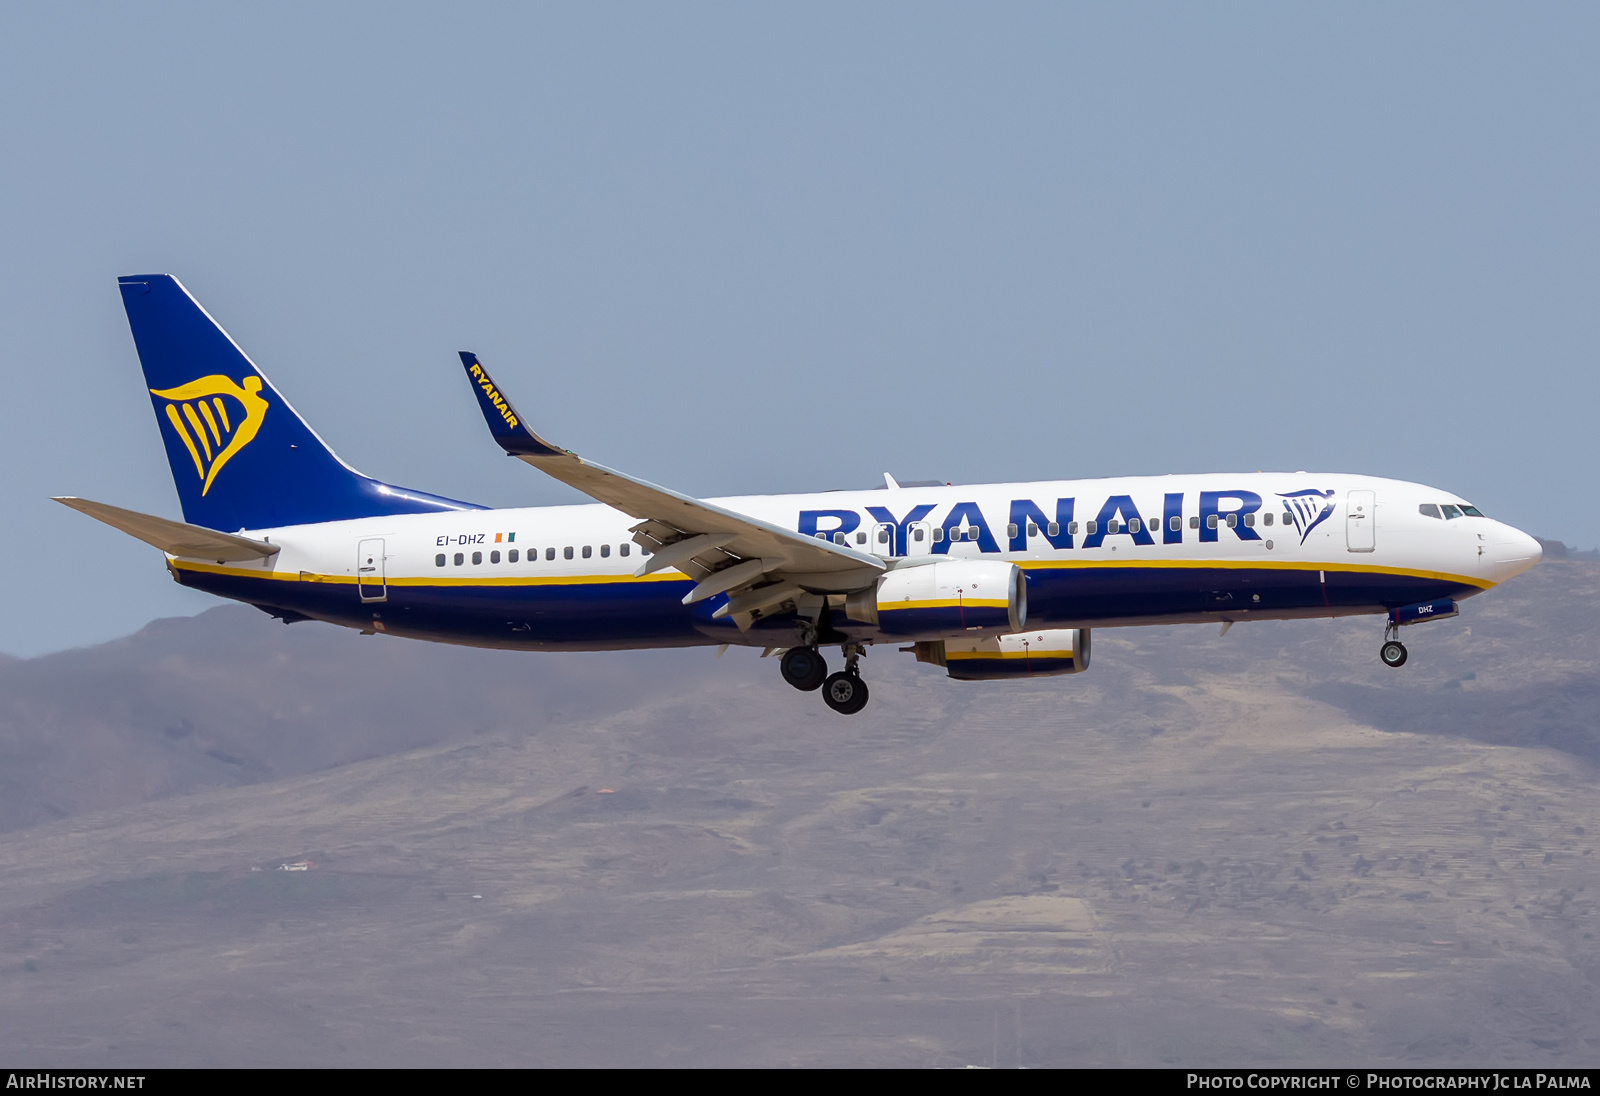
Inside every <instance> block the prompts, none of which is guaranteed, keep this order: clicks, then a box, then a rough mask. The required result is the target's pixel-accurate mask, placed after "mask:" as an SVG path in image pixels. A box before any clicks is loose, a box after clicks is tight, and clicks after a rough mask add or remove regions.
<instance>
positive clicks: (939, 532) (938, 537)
mask: <svg viewBox="0 0 1600 1096" xmlns="http://www.w3.org/2000/svg"><path fill="white" fill-rule="evenodd" d="M943 541H944V526H942V525H935V526H934V527H933V543H935V544H940V543H942V542H943Z"/></svg>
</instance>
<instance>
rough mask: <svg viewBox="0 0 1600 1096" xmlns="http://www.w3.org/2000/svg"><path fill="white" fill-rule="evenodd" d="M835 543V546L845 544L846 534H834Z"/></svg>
mask: <svg viewBox="0 0 1600 1096" xmlns="http://www.w3.org/2000/svg"><path fill="white" fill-rule="evenodd" d="M833 543H835V544H843V543H844V534H843V533H835V534H833Z"/></svg>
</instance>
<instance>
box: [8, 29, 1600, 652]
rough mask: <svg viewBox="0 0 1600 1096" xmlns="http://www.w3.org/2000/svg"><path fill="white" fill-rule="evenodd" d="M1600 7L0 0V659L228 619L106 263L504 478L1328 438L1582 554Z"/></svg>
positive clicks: (319, 394) (1190, 462)
mask: <svg viewBox="0 0 1600 1096" xmlns="http://www.w3.org/2000/svg"><path fill="white" fill-rule="evenodd" d="M1597 31H1600V9H1597V8H1596V7H1594V6H1593V5H1576V4H1573V5H1563V4H1550V3H1546V4H1538V5H1514V6H1513V5H1499V6H1485V5H1473V4H1463V3H1448V4H1409V5H1404V4H1402V5H1396V4H1373V5H1365V6H1363V5H1355V4H1339V5H1320V6H1316V5H1304V4H1297V5H1282V4H1265V3H1263V4H1253V5H1244V4H1232V5H1229V4H1207V5H1197V4H1176V5H1155V4H1144V5H1134V4H1116V5H1112V4H1096V5H1084V6H1071V5H1064V4H1050V5H1041V6H1030V5H1016V4H1013V5H1006V6H1000V5H976V4H965V5H952V6H940V5H935V4H929V3H916V4H875V5H874V4H869V5H862V4H846V5H837V6H828V5H825V4H819V3H808V4H804V5H794V6H789V7H782V6H778V5H772V4H743V5H712V4H677V5H662V4H650V5H646V4H639V5H603V4H581V5H580V4H571V5H566V6H555V7H552V6H537V5H532V4H515V5H505V6H495V5H468V6H465V8H463V6H461V5H451V6H450V7H449V9H448V10H446V9H445V7H444V6H443V5H438V6H433V7H421V6H414V7H410V8H404V7H400V6H397V5H393V4H385V5H375V6H368V7H362V6H356V5H348V4H346V5H322V4H319V5H309V6H297V5H286V4H274V5H267V6H262V5H254V6H251V7H249V8H246V7H245V6H243V5H232V6H222V5H193V6H186V7H175V6H171V5H165V4H155V3H141V4H137V5H134V4H101V5H94V4H74V5H44V4H33V5H26V4H8V5H5V6H3V7H0V211H3V213H0V249H3V251H4V254H5V257H6V259H7V261H6V263H5V265H4V270H3V272H0V279H3V282H0V286H3V292H0V349H3V352H4V365H3V370H0V378H3V388H0V397H3V398H0V459H3V461H4V468H5V474H4V476H3V478H0V505H3V507H4V513H5V515H6V522H5V525H6V529H7V534H8V535H6V536H5V537H4V539H3V541H0V553H3V562H4V565H5V566H4V574H5V576H6V577H5V579H4V582H5V593H4V603H5V610H4V613H3V615H0V650H6V651H10V652H13V653H19V654H20V653H33V652H38V651H43V650H49V649H53V648H58V647H63V646H68V645H74V644H80V643H86V642H91V641H96V640H100V639H104V638H108V637H111V636H114V635H118V634H121V633H124V632H126V631H128V630H130V629H132V628H134V627H137V626H138V625H140V624H142V623H144V622H145V621H146V620H148V619H150V618H152V617H155V616H160V615H170V614H173V613H186V612H193V611H197V610H199V609H201V608H203V607H205V606H207V605H209V604H212V603H213V602H212V600H211V599H209V598H207V597H205V596H204V595H200V594H194V593H189V592H185V591H183V590H181V589H179V588H178V587H176V586H175V585H174V584H173V583H172V582H171V580H170V579H168V577H167V576H166V573H165V571H164V570H163V569H162V567H161V560H160V556H159V554H158V553H157V552H155V551H154V550H153V549H150V548H147V547H145V546H143V545H141V544H138V543H137V542H134V541H132V540H130V539H128V538H126V537H123V536H121V535H120V534H118V533H115V532H113V531H111V530H109V529H106V528H103V527H101V526H99V525H97V524H95V523H94V522H92V521H90V520H89V519H87V518H85V517H83V516H81V515H79V514H76V513H72V512H70V511H68V510H66V509H64V508H62V507H60V506H57V505H56V504H55V503H51V502H48V501H47V496H50V495H55V494H79V495H84V496H87V497H90V498H95V499H101V500H104V501H107V502H111V503H115V504H118V505H122V506H129V507H133V508H135V509H141V510H148V511H153V512H156V513H161V514H166V515H169V516H173V517H177V516H179V509H178V504H177V498H176V495H175V493H174V491H173V488H172V484H171V480H170V477H169V474H168V471H167V467H166V462H165V459H164V457H163V453H162V449H161V444H160V440H159V436H158V434H157V430H156V425H155V422H154V419H153V417H152V414H151V410H150V402H149V400H148V398H146V396H145V394H144V390H143V385H142V384H141V378H140V374H139V370H138V364H137V359H136V357H135V354H134V349H133V344H132V340H131V339H130V337H129V335H128V331H127V325H126V322H125V320H124V316H123V312H122V306H121V302H120V299H119V296H118V293H117V290H116V277H117V275H118V274H125V273H142V272H148V271H167V272H171V273H173V274H176V275H177V276H178V277H179V278H181V279H182V280H183V281H184V282H185V284H187V285H188V287H189V288H190V290H191V291H192V292H194V293H195V294H196V296H197V297H198V298H199V299H200V300H201V302H202V303H203V304H205V306H206V307H207V308H208V309H209V310H210V311H211V312H212V314H213V315H215V316H216V317H217V318H218V319H219V320H220V321H221V322H222V324H223V325H224V326H226V327H227V328H228V329H229V331H230V332H231V333H232V334H233V335H234V337H235V338H236V339H237V340H238V341H239V342H240V344H241V345H242V346H243V347H244V348H245V349H246V351H247V352H248V353H250V354H251V355H252V357H254V359H255V360H256V362H257V363H258V364H259V365H260V366H261V367H262V369H263V370H264V371H266V372H267V374H268V375H269V376H271V377H272V378H273V380H274V381H275V383H276V384H277V385H278V386H279V387H280V388H281V389H282V390H283V391H284V393H285V394H286V395H287V396H288V398H289V399H290V400H291V401H293V402H294V403H295V404H296V406H297V407H298V408H299V410H300V411H301V412H302V413H303V414H305V415H306V416H307V417H308V418H309V419H310V420H311V422H312V424H313V425H314V426H315V427H316V428H317V429H318V430H319V431H320V432H321V433H322V435H323V436H324V437H325V438H326V439H327V440H328V441H329V442H330V444H332V445H333V446H334V448H335V449H337V450H338V452H339V453H340V455H341V456H343V457H344V458H345V459H346V460H347V461H349V462H350V463H352V464H353V465H355V466H356V467H358V468H360V469H362V470H363V471H365V472H368V473H370V474H373V475H377V476H380V477H383V478H385V479H388V480H390V481H391V482H396V483H401V484H405V485H408V486H415V487H420V488H425V489H427V490H430V491H436V492H440V493H442V494H446V495H452V496H456V497H460V498H467V499H472V500H475V501H481V502H485V503H490V504H496V505H517V504H537V503H544V502H557V501H567V500H570V499H572V498H574V496H573V495H572V493H571V492H569V491H567V490H566V489H565V488H561V487H559V486H558V485H555V484H554V483H552V482H550V481H548V480H544V479H542V478H541V477H540V476H539V475H538V474H537V473H536V472H534V471H533V470H531V469H529V468H527V467H525V466H523V465H521V464H520V463H519V462H514V461H510V460H507V459H506V458H504V457H502V456H500V455H499V454H498V452H497V450H496V448H495V446H494V445H493V444H492V443H491V442H490V441H489V439H488V437H487V435H486V433H485V431H484V429H483V423H482V420H481V419H480V418H479V416H478V412H477V409H476V407H475V406H474V403H473V400H472V397H471V393H470V392H469V390H468V389H467V387H466V384H465V381H464V380H463V379H462V376H461V372H460V368H459V365H458V364H457V363H456V360H455V357H454V352H455V351H456V350H457V349H461V348H469V349H474V350H476V351H477V352H478V353H479V354H481V355H482V356H483V359H484V361H485V363H486V364H487V365H488V366H489V367H490V369H492V370H493V371H494V372H495V375H496V376H497V377H498V378H500V379H501V380H502V381H503V382H504V384H505V385H506V387H507V388H508V390H509V391H510V393H511V394H512V396H513V398H514V399H515V400H516V401H517V403H518V404H519V406H520V407H521V409H522V410H523V412H524V413H525V414H527V415H528V416H529V417H531V418H533V419H534V420H535V422H536V424H537V425H538V426H539V428H541V429H542V430H543V431H544V432H545V433H547V434H548V435H550V436H551V437H553V438H554V439H556V440H558V441H559V442H561V443H562V444H564V445H567V446H570V447H571V448H574V449H576V450H578V451H580V452H583V453H585V454H586V455H590V456H592V457H594V458H596V459H598V460H601V461H603V462H605V463H608V464H614V465H617V466H620V467H623V468H627V469H629V470H631V471H634V472H636V473H639V474H642V475H645V476H648V477H649V478H652V479H655V480H657V481H659V482H662V483H666V484H670V485H672V486H674V487H677V488H680V489H683V490H687V491H691V492H695V493H699V494H706V495H712V494H733V493H742V492H767V491H787V490H801V489H809V488H826V487H841V486H867V485H870V484H872V483H873V482H875V481H877V479H878V475H879V473H880V472H881V471H882V470H883V469H890V470H892V471H894V472H895V473H896V474H897V475H900V476H902V477H905V478H925V477H939V478H944V479H952V480H957V481H961V480H965V481H969V482H973V481H989V480H1008V479H1027V478H1056V477H1064V476H1079V475H1109V474H1117V473H1159V472H1169V471H1205V470H1213V469H1215V470H1225V469H1228V470H1231V469H1242V470H1254V469H1261V468H1264V469H1273V468H1291V469H1293V468H1309V469H1321V470H1334V471H1352V472H1367V473H1373V474H1378V475H1387V476H1394V477H1399V478H1403V479H1413V480H1420V481H1423V482H1427V483H1432V484H1435V485H1438V486H1440V487H1444V488H1448V489H1450V490H1453V491H1456V492H1459V493H1461V494H1463V495H1465V496H1467V497H1468V498H1470V499H1472V500H1473V501H1474V502H1476V503H1478V504H1479V505H1480V506H1482V507H1483V508H1484V509H1485V510H1486V511H1488V512H1489V513H1491V514H1493V515H1495V516H1498V517H1502V518H1505V519H1507V520H1509V521H1511V522H1512V523H1514V524H1516V525H1519V526H1521V527H1523V528H1525V529H1527V530H1528V531H1530V532H1533V533H1536V534H1538V535H1540V536H1545V537H1555V538H1560V539H1564V540H1567V541H1569V542H1572V543H1577V544H1580V545H1585V546H1591V545H1594V544H1596V543H1600V514H1597V513H1596V508H1595V507H1594V506H1592V505H1591V502H1592V496H1593V492H1594V488H1593V481H1594V476H1595V471H1596V457H1595V454H1596V432H1595V429H1594V427H1593V425H1592V423H1593V420H1594V418H1595V414H1596V406H1597V403H1600V400H1597V395H1600V383H1597V381H1596V375H1595V364H1596V361H1597V351H1600V330H1597V325H1600V307H1597V300H1596V297H1597V294H1596V290H1597V288H1600V286H1597V277H1596V275H1597V270H1600V232H1597V228H1600V216H1597V213H1600V156H1597V141H1600V117H1597V114H1600V65H1597V64H1596V63H1595V57H1596V56H1597V54H1600V34H1597Z"/></svg>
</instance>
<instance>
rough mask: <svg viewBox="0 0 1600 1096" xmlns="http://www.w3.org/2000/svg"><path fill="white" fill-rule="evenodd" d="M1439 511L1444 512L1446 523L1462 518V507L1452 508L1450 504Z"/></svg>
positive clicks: (1446, 504)
mask: <svg viewBox="0 0 1600 1096" xmlns="http://www.w3.org/2000/svg"><path fill="white" fill-rule="evenodd" d="M1439 509H1441V510H1443V511H1444V517H1445V520H1446V521H1449V520H1450V519H1451V518H1458V517H1460V516H1461V507H1459V506H1451V505H1450V504H1449V503H1448V502H1447V503H1445V504H1444V505H1443V506H1441V507H1439Z"/></svg>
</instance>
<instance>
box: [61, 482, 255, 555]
mask: <svg viewBox="0 0 1600 1096" xmlns="http://www.w3.org/2000/svg"><path fill="white" fill-rule="evenodd" d="M56 501H57V502H59V503H60V504H61V505H63V506H70V507H72V508H73V509H74V510H76V511H78V512H79V513H80V514H88V515H89V516H90V517H92V518H94V519H95V520H96V521H103V522H105V523H106V524H107V525H109V526H111V527H112V528H113V529H121V530H122V531H123V532H124V533H127V534H128V535H129V536H130V537H137V538H138V539H139V540H142V541H144V542H145V543H146V544H149V545H151V546H153V547H156V548H159V549H161V550H162V551H163V552H165V553H167V554H168V555H170V556H184V557H187V558H189V559H214V560H216V561H217V562H218V563H226V562H228V561H230V560H241V559H266V558H267V557H268V556H275V555H277V554H278V546H277V545H276V544H268V543H267V542H266V541H264V540H251V539H250V538H249V537H236V536H234V535H233V534H232V533H219V532H217V531H216V530H215V529H205V528H202V527H201V526H198V525H185V524H184V523H183V522H181V521H168V520H167V519H166V518H158V517H154V516H152V515H150V514H141V513H139V511H137V510H124V509H123V508H122V507H120V506H107V505H106V504H105V503H103V502H91V501H90V500H88V499H79V498H72V497H71V496H67V497H65V498H58V499H56Z"/></svg>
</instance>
